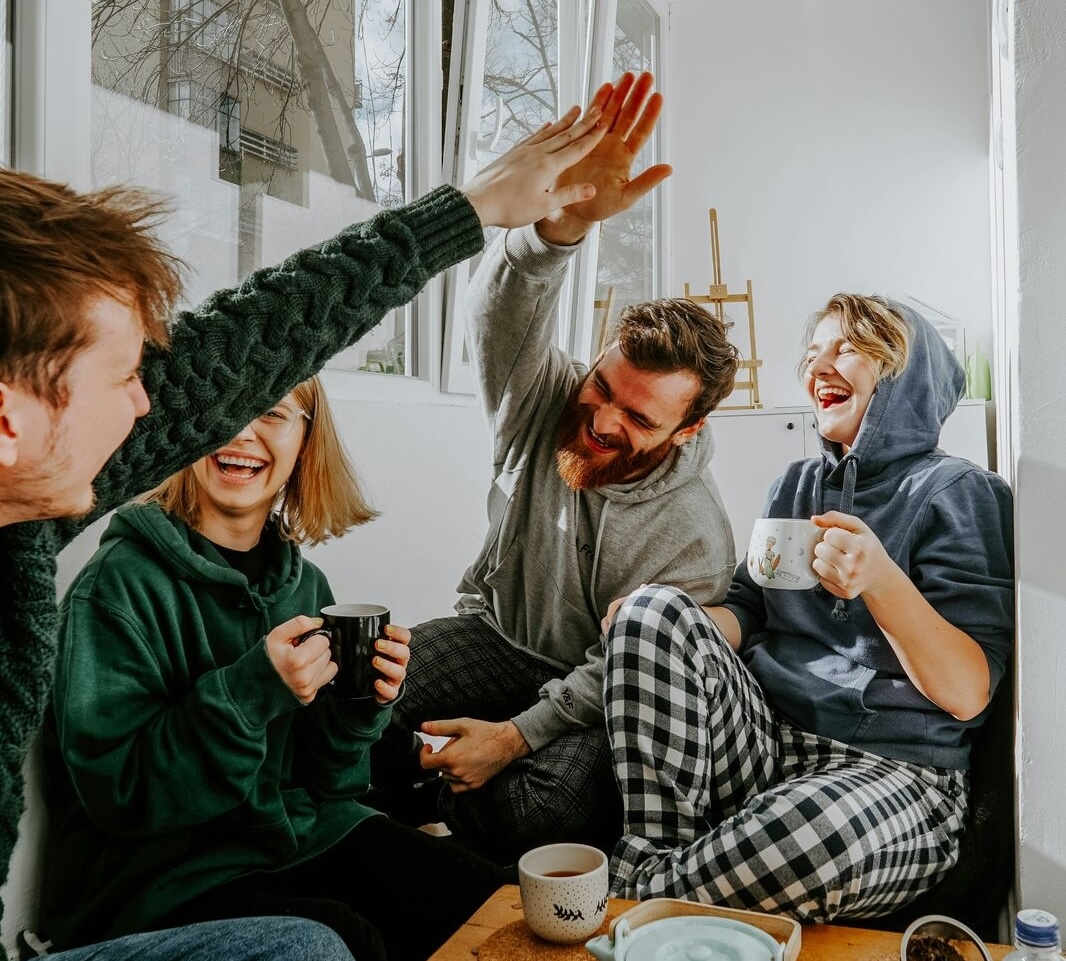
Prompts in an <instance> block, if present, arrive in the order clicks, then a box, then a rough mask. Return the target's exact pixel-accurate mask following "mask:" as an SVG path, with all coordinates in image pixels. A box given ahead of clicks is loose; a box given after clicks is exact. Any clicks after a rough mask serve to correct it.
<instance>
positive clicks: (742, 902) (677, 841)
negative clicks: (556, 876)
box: [604, 586, 967, 921]
mask: <svg viewBox="0 0 1066 961" xmlns="http://www.w3.org/2000/svg"><path fill="white" fill-rule="evenodd" d="M604 695H605V702H606V710H607V727H608V733H609V735H610V739H611V744H612V751H613V760H614V765H615V773H616V776H617V778H618V781H619V784H620V786H621V789H622V798H623V802H624V804H625V826H624V832H625V833H624V834H623V837H622V839H621V841H619V843H618V845H617V846H616V848H615V850H614V855H613V857H612V860H611V879H612V890H611V893H612V895H614V896H616V897H629V898H640V899H644V898H649V897H656V896H663V897H674V898H687V899H689V900H697V901H703V902H706V903H709V904H721V905H728V906H731V907H736V908H753V909H759V910H763V911H770V912H774V913H780V914H787V915H791V916H792V917H795V918H798V919H800V920H809V921H830V920H832V919H834V918H838V917H851V918H860V917H877V916H881V915H884V914H889V913H891V912H892V911H893V910H895V909H896V908H899V907H901V906H902V905H904V904H905V903H907V902H909V901H911V900H912V899H913V898H915V897H916V896H917V895H918V894H920V893H921V892H922V891H924V890H926V889H927V888H929V887H931V886H932V885H933V883H934V882H935V881H937V880H938V879H939V878H940V877H941V876H942V874H943V873H944V872H945V871H946V870H947V869H948V868H950V867H951V866H952V864H954V863H955V860H956V859H957V857H958V839H959V836H960V834H961V832H962V829H963V818H964V814H965V811H966V800H967V781H966V777H965V774H964V773H963V772H959V771H953V770H947V769H942V768H932V767H921V766H919V765H915V764H908V763H905V762H901V761H893V760H889V759H887V758H883V757H878V756H876V755H874V754H869V753H867V752H865V751H862V750H858V749H856V748H853V747H849V746H848V745H846V744H842V743H840V742H838V741H834V740H831V739H829V738H825V737H819V736H817V735H814V734H809V733H806V732H804V731H800V730H797V729H795V728H793V727H791V726H789V725H788V724H785V723H783V722H782V721H780V720H778V719H776V718H775V717H774V715H773V714H772V712H771V710H770V708H769V707H768V705H767V703H766V700H765V698H764V696H763V693H762V690H761V689H760V688H759V685H758V683H757V682H756V681H755V679H754V677H752V675H751V674H750V672H749V671H748V670H747V668H746V667H745V666H744V664H743V663H742V662H741V660H740V658H739V657H738V656H737V654H736V653H735V652H734V651H733V649H732V648H731V647H730V646H729V644H728V642H726V640H725V639H724V638H723V637H722V635H721V634H720V633H719V632H718V630H717V628H716V627H715V626H714V624H713V623H712V622H711V620H710V619H709V618H708V617H707V616H706V615H705V614H704V613H703V611H702V610H701V609H700V608H699V607H698V606H697V605H696V603H695V602H694V601H692V600H691V599H690V598H689V597H687V596H686V595H685V594H683V593H681V592H679V591H677V590H675V589H673V588H667V587H659V586H654V587H650V588H646V589H644V590H642V591H641V592H639V593H636V594H633V595H631V596H630V597H629V598H628V599H627V600H626V602H625V604H624V605H623V606H622V607H621V609H620V610H619V612H618V616H617V618H616V620H615V623H614V626H613V627H612V630H611V633H610V636H609V638H608V642H607V665H606V676H605V679H604Z"/></svg>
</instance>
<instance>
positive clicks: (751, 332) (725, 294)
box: [685, 207, 762, 410]
mask: <svg viewBox="0 0 1066 961" xmlns="http://www.w3.org/2000/svg"><path fill="white" fill-rule="evenodd" d="M708 214H709V215H710V221H711V267H712V269H713V271H714V283H713V284H711V285H710V286H709V287H708V288H707V293H706V294H693V293H692V292H691V291H690V289H689V285H688V283H686V284H685V299H686V300H691V301H692V302H693V303H694V304H710V305H711V313H713V314H714V315H715V317H717V318H718V319H719V320H721V321H723V322H724V321H725V305H726V304H747V305H748V344H749V352H748V357H747V358H744V357H743V356H742V357H741V359H740V365H739V368H738V370H737V378H736V380H735V381H734V382H733V390H735V391H736V390H746V391H747V392H748V403H746V404H728V405H727V404H721V405H719V406H718V407H717V408H716V409H717V410H757V409H758V408H760V407H762V402H761V401H760V400H759V368H760V367H762V361H761V360H759V358H758V354H757V352H756V349H755V302H754V300H753V299H752V294H751V281H750V280H749V281H748V285H747V291H746V292H745V293H743V294H737V293H732V294H731V293H730V292H729V288H728V286H727V285H726V284H723V283H722V258H721V254H720V252H719V247H718V211H717V210H716V209H715V208H714V207H711V208H710V209H709V210H708Z"/></svg>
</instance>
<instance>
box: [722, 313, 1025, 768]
mask: <svg viewBox="0 0 1066 961" xmlns="http://www.w3.org/2000/svg"><path fill="white" fill-rule="evenodd" d="M892 306H893V307H894V308H895V309H896V310H897V311H898V312H899V313H900V314H901V315H902V316H903V317H904V318H905V319H906V320H907V322H908V324H909V326H910V328H911V342H910V356H909V360H908V363H907V367H906V369H905V370H904V371H903V373H902V374H901V375H900V376H899V377H896V378H886V379H884V380H882V381H881V382H880V383H879V384H878V386H877V389H876V390H875V392H874V394H873V396H872V398H871V399H870V405H869V407H868V408H867V411H866V415H865V417H864V418H863V422H862V426H861V427H860V429H859V433H858V436H857V437H856V438H855V444H854V445H853V446H852V448H851V450H850V451H848V453H846V454H845V453H844V451H843V449H842V447H841V445H840V444H837V443H833V442H831V441H827V440H826V439H825V438H822V453H821V456H820V457H815V458H809V459H807V460H803V461H796V462H795V463H793V464H790V465H789V467H788V469H787V470H786V471H785V473H784V475H783V476H782V477H781V478H779V479H778V480H777V481H776V483H775V484H774V485H773V486H772V487H771V489H770V493H769V495H768V498H767V502H766V509H765V511H764V516H766V517H810V516H812V515H814V514H821V513H824V512H825V511H831V510H838V511H843V512H845V513H847V514H853V515H855V516H857V517H859V518H861V519H862V520H863V521H864V522H865V523H866V524H867V525H869V527H870V528H871V530H873V532H874V533H875V534H876V535H877V536H878V537H879V538H880V540H881V542H882V543H883V544H884V546H885V549H886V550H887V551H888V553H889V556H891V557H892V559H893V560H894V561H895V562H896V563H897V564H898V565H899V566H900V568H902V570H903V571H904V573H906V574H907V575H908V576H909V577H910V579H911V581H912V582H913V583H914V584H915V586H916V587H917V588H918V590H919V591H921V593H922V595H923V596H924V597H925V599H926V600H927V601H928V602H929V603H930V604H931V605H932V606H933V607H934V608H935V609H936V611H937V613H939V614H940V615H941V616H942V617H943V618H944V619H945V620H947V621H948V622H950V623H951V624H953V625H954V626H955V627H957V628H958V629H959V630H961V631H964V632H965V633H967V634H968V635H970V637H972V638H973V639H974V640H975V641H976V642H977V643H978V644H979V645H980V646H981V648H982V650H983V651H984V654H985V657H986V658H987V659H988V667H989V672H990V675H991V690H993V691H994V690H995V688H996V685H997V684H998V683H999V681H1000V679H1001V678H1002V677H1003V674H1004V671H1005V669H1006V664H1007V661H1008V658H1009V657H1010V656H1011V648H1012V645H1013V637H1014V571H1013V540H1014V535H1013V515H1012V506H1011V493H1010V489H1009V487H1008V486H1007V484H1006V482H1005V481H1004V480H1003V479H1002V478H1001V477H999V476H998V475H997V474H993V473H991V472H990V471H986V470H983V469H981V468H979V467H977V466H976V465H974V464H972V463H970V462H969V461H967V460H963V459H961V458H958V457H951V456H949V455H948V454H945V453H944V452H943V451H941V450H939V449H938V448H937V443H938V441H939V437H940V428H941V426H942V425H943V423H944V421H945V420H946V419H947V418H948V416H949V415H950V414H951V412H952V411H953V410H954V409H955V405H956V404H957V403H958V400H959V398H960V397H961V396H962V393H963V388H964V385H965V377H964V375H963V372H962V369H961V368H960V366H959V364H958V362H957V361H956V360H955V358H954V357H953V356H952V354H951V352H950V351H949V350H948V349H947V346H946V345H945V343H944V341H943V340H942V338H941V337H940V335H939V334H938V333H937V332H936V330H935V329H934V328H933V327H932V325H931V324H929V322H928V321H926V320H925V318H923V317H922V316H920V315H919V314H917V313H915V312H914V311H913V310H910V309H909V308H907V307H905V306H904V305H902V304H898V303H893V304H892ZM725 606H726V607H728V608H729V609H730V610H731V611H733V613H734V614H735V615H736V616H737V618H738V619H739V621H740V627H741V636H742V637H743V638H744V643H743V645H742V647H741V654H742V656H743V657H744V659H745V661H746V663H747V665H748V667H749V668H750V669H751V671H752V673H753V674H754V675H755V677H756V679H757V680H758V681H759V683H760V684H761V685H762V688H763V690H764V692H765V693H766V696H767V698H768V700H769V702H770V704H771V705H772V707H773V708H774V709H775V711H777V712H778V714H779V715H780V716H781V717H783V718H784V719H785V720H787V721H789V722H790V723H792V724H793V725H795V726H797V727H799V728H801V729H803V730H805V731H811V732H813V733H816V734H820V735H823V736H825V737H831V738H835V739H836V740H838V741H843V742H845V743H848V744H853V745H855V746H856V747H859V748H862V749H863V750H867V751H871V752H873V753H875V754H879V755H882V756H884V757H890V758H895V759H897V760H901V761H911V762H914V763H917V764H923V765H932V766H936V767H945V768H960V769H964V768H967V767H968V766H969V736H968V730H967V729H968V728H971V727H974V726H976V725H978V724H980V723H981V722H982V721H983V720H984V714H983V713H982V714H981V715H979V716H978V717H976V718H974V719H973V720H971V721H959V720H957V719H955V718H954V717H952V716H951V715H950V714H948V713H947V712H946V711H944V710H942V709H941V708H939V707H937V705H935V704H934V703H933V702H932V701H930V700H929V699H928V698H926V697H925V695H924V694H922V693H921V692H920V691H919V690H918V689H917V688H916V687H915V686H914V684H913V683H912V682H911V680H910V679H909V678H908V677H907V674H906V672H905V671H904V670H903V668H902V666H901V665H900V663H899V660H898V658H897V657H896V654H895V652H894V651H893V650H892V647H891V645H890V644H889V643H888V640H887V639H886V638H885V636H884V634H883V633H882V632H881V630H880V628H879V627H878V626H877V624H876V623H875V622H874V619H873V617H872V616H871V615H870V612H869V611H868V610H867V609H866V605H865V604H864V603H863V601H862V599H861V598H856V599H854V600H851V601H843V600H839V599H837V598H836V597H834V596H833V595H832V594H830V593H829V592H828V591H826V590H824V589H823V588H821V587H820V586H819V587H816V588H814V589H813V590H810V591H776V590H773V591H764V590H763V589H761V588H759V587H757V586H756V585H755V584H754V583H753V582H752V580H751V578H750V577H749V575H748V573H747V571H746V570H745V567H744V565H743V564H740V565H739V566H738V567H737V570H736V573H735V574H734V577H733V582H732V584H731V586H730V589H729V594H728V596H727V598H726V600H725ZM990 693H991V692H990Z"/></svg>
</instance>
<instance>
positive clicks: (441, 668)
mask: <svg viewBox="0 0 1066 961" xmlns="http://www.w3.org/2000/svg"><path fill="white" fill-rule="evenodd" d="M563 673H564V672H562V671H559V670H556V669H554V668H553V667H552V666H551V665H549V664H547V663H546V662H545V661H542V660H540V659H539V658H536V657H533V656H532V655H530V654H526V653H524V652H522V651H519V650H517V649H516V648H514V647H512V646H511V645H510V644H508V643H507V641H505V640H504V639H503V638H502V637H500V635H499V634H498V633H497V632H496V631H495V630H494V629H493V628H492V627H491V626H490V625H489V624H487V623H486V622H485V621H483V620H482V619H481V618H480V617H478V616H476V615H471V614H465V615H458V616H454V617H441V618H437V619H436V620H432V621H427V622H426V623H424V624H419V625H418V626H417V627H415V628H412V630H411V661H410V664H409V666H408V670H407V679H406V682H405V687H404V695H403V697H402V698H401V699H400V700H399V701H397V702H396V705H395V707H394V708H393V724H394V725H398V726H399V728H400V729H402V730H409V731H410V730H418V728H419V726H420V725H421V724H422V722H423V721H428V720H440V719H447V718H457V717H474V718H478V719H480V720H483V721H505V720H508V719H509V718H512V717H514V716H515V715H516V714H519V713H520V712H521V711H523V710H525V708H527V707H529V706H530V705H532V704H535V703H536V702H537V700H538V698H539V697H540V693H539V692H540V688H541V687H542V686H543V685H544V684H545V683H546V682H547V681H548V680H550V679H551V678H554V677H561V676H562V675H563ZM441 808H442V814H443V816H444V818H445V820H446V822H447V823H448V825H449V827H451V828H452V830H453V831H455V832H456V834H457V836H458V837H459V839H460V840H463V841H464V843H467V844H468V845H469V846H470V847H472V848H474V849H475V850H478V851H480V852H481V853H483V854H485V855H486V856H488V857H491V858H494V859H495V860H497V861H500V862H509V861H515V860H517V859H518V857H519V856H520V855H521V854H523V853H524V852H525V851H527V850H529V849H530V848H531V847H536V846H537V845H539V844H550V843H554V842H556V841H582V842H585V843H589V844H595V845H597V846H599V847H603V848H604V849H605V850H607V851H610V850H611V847H612V846H613V845H614V843H615V842H616V841H617V839H618V837H619V835H620V834H621V827H622V804H621V798H620V797H619V795H618V788H617V787H616V785H615V783H614V774H613V771H612V769H611V755H610V747H609V745H608V743H607V732H606V729H605V728H604V727H602V726H599V727H594V728H583V729H580V730H576V731H570V732H567V733H565V734H563V735H561V736H560V737H558V738H556V739H555V740H554V741H551V742H550V743H548V744H546V745H544V746H543V747H542V748H540V750H538V751H535V752H533V753H532V754H530V755H528V756H527V757H524V758H520V759H519V760H517V761H514V762H512V763H511V764H510V765H508V767H506V768H505V769H504V770H503V771H501V772H500V773H499V774H497V775H496V776H495V777H494V778H493V779H492V780H491V781H489V782H488V784H486V785H485V786H484V787H483V788H481V789H480V790H477V791H468V792H463V793H460V794H453V793H452V792H451V791H447V790H446V791H444V792H443V795H442V801H441Z"/></svg>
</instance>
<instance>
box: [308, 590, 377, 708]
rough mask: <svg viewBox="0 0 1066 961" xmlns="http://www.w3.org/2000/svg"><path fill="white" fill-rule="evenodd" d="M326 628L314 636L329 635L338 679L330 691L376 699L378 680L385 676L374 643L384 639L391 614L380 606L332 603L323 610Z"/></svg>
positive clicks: (353, 696) (332, 684) (323, 626)
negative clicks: (377, 664) (374, 661)
mask: <svg viewBox="0 0 1066 961" xmlns="http://www.w3.org/2000/svg"><path fill="white" fill-rule="evenodd" d="M320 613H321V615H322V620H323V621H324V623H323V625H322V627H320V628H319V629H318V631H312V632H311V633H312V634H317V633H328V634H329V656H330V659H331V660H332V661H333V662H334V663H335V664H336V665H337V676H336V677H335V678H334V679H333V681H332V683H331V685H330V688H329V690H331V691H332V692H333V693H334V694H336V695H337V696H338V697H347V698H359V697H373V696H374V695H375V694H376V693H377V692H376V691H375V690H374V681H376V680H377V679H378V678H379V677H384V675H383V674H382V673H381V672H380V671H379V670H378V669H377V668H376V667H374V665H373V663H372V662H373V660H374V654H375V650H374V644H375V642H376V641H377V640H378V639H379V638H384V637H386V636H387V635H386V634H385V625H386V624H388V623H389V619H390V618H391V616H392V615H391V614H390V613H389V609H388V608H387V607H382V606H381V605H380V604H332V605H330V606H329V607H323V608H322V610H321V612H320Z"/></svg>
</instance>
